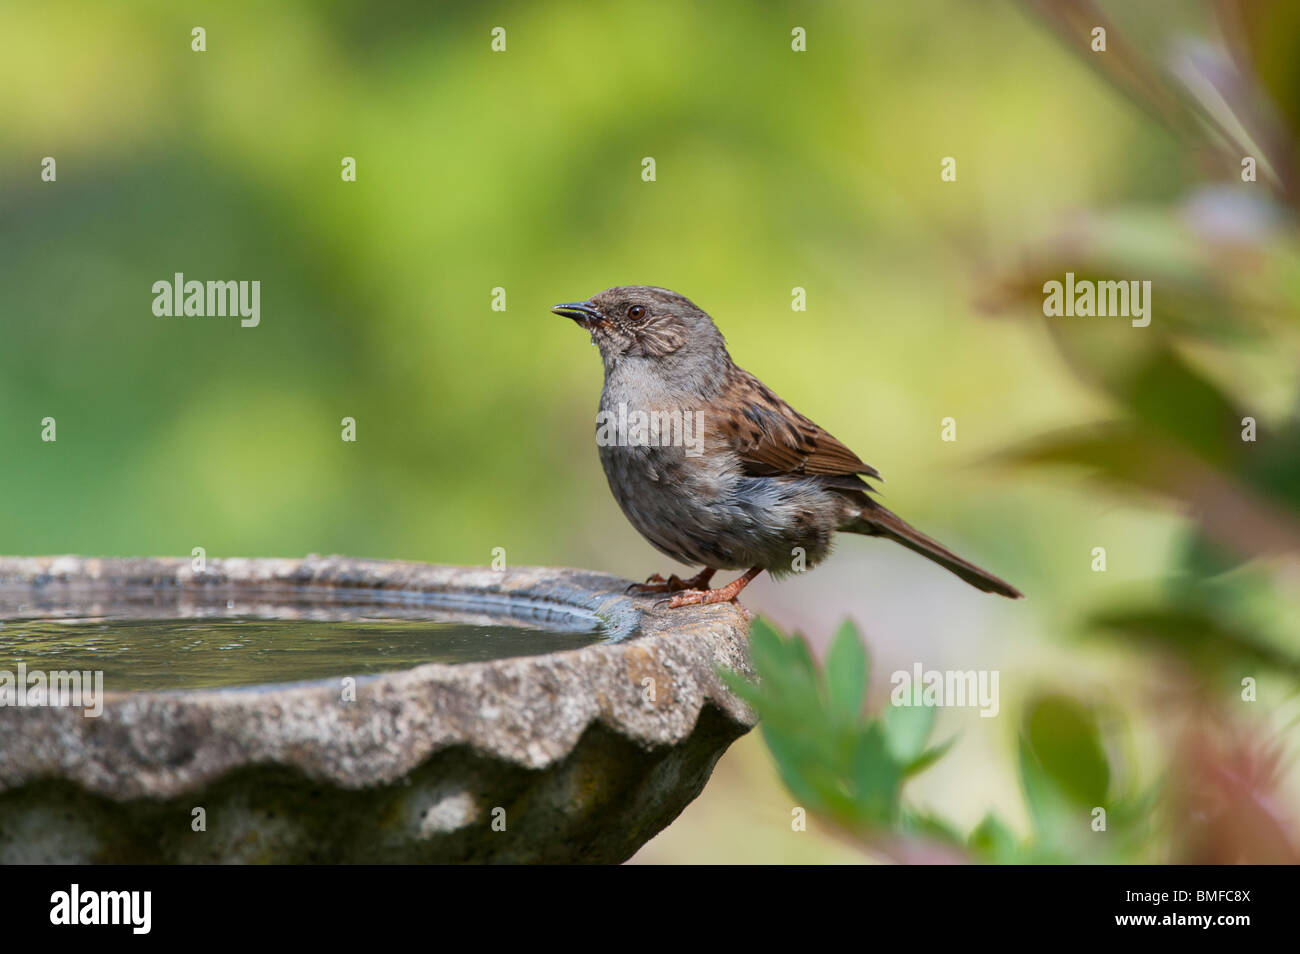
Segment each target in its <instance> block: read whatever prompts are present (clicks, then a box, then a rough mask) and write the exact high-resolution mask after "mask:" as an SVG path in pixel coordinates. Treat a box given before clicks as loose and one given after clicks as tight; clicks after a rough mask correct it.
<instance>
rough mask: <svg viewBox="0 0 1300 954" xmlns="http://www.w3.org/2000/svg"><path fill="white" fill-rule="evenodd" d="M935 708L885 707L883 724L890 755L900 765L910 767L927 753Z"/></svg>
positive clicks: (915, 706)
mask: <svg viewBox="0 0 1300 954" xmlns="http://www.w3.org/2000/svg"><path fill="white" fill-rule="evenodd" d="M934 717H935V710H934V707H933V706H917V705H907V706H897V705H892V704H890V705H887V706H885V712H884V715H883V716H881V722H882V723H883V725H884V728H885V741H886V742H887V743H888V745H889V751H890V754H891V755H893V756H894V758H895V760H897V761H898V763H899V764H900V765H909V764H910V763H912V762H914V761H916V759H918V758H919V757H920V756H921V753H922V752H924V751H925V743H926V741H927V740H928V739H929V738H930V730H931V729H933V728H934Z"/></svg>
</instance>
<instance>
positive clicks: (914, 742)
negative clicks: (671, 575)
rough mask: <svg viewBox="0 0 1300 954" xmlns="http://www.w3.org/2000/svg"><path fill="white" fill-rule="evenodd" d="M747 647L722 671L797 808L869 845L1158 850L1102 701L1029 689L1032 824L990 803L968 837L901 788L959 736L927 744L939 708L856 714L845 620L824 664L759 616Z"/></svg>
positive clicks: (858, 688) (947, 851)
mask: <svg viewBox="0 0 1300 954" xmlns="http://www.w3.org/2000/svg"><path fill="white" fill-rule="evenodd" d="M751 648H752V654H753V666H754V672H755V676H756V677H757V678H756V680H753V681H751V680H749V679H746V678H745V677H743V676H741V675H739V674H737V673H733V672H725V673H723V677H724V678H725V679H726V681H727V683H728V685H729V686H730V687H731V688H732V690H733V691H734V692H736V694H737V695H739V696H740V697H741V698H742V699H744V700H745V701H746V702H747V703H748V704H749V705H750V706H752V707H753V708H754V710H755V711H756V712H757V713H758V715H759V717H760V718H761V719H762V723H761V725H762V732H763V738H764V740H765V741H766V742H767V745H768V748H769V749H770V750H771V752H772V756H773V758H774V759H775V761H776V764H777V768H778V770H779V771H780V774H781V779H782V781H783V782H784V783H785V785H786V787H787V788H788V789H789V790H790V793H791V794H792V795H793V796H794V797H795V799H796V802H797V805H798V806H799V807H802V808H804V809H806V810H807V811H808V812H809V813H810V814H812V815H813V816H815V817H817V818H819V819H820V820H822V821H823V822H824V823H825V824H828V825H830V826H832V827H833V828H835V829H836V830H838V831H840V832H842V833H843V834H844V835H846V836H848V837H850V838H852V839H854V840H855V841H856V842H858V843H859V844H861V845H862V847H863V848H864V849H865V850H867V851H869V852H872V853H875V854H879V855H881V856H883V857H886V858H890V859H893V860H898V861H960V860H970V861H984V862H994V863H999V864H1010V863H1020V864H1024V863H1033V864H1042V863H1047V864H1065V863H1077V862H1094V863H1096V862H1111V863H1114V862H1133V861H1141V860H1145V859H1147V858H1149V857H1151V856H1153V855H1156V856H1158V852H1160V851H1161V850H1165V846H1162V845H1160V844H1158V843H1156V842H1155V841H1153V839H1152V829H1154V828H1155V827H1156V824H1155V822H1154V820H1153V808H1154V806H1155V801H1156V797H1155V793H1154V792H1146V793H1141V794H1137V795H1135V794H1131V793H1125V792H1120V791H1117V790H1116V785H1115V782H1114V775H1115V774H1116V773H1115V772H1114V771H1113V770H1112V767H1111V758H1112V756H1111V755H1110V754H1109V753H1108V751H1107V747H1106V744H1105V742H1104V739H1103V732H1102V728H1101V724H1100V721H1099V719H1098V717H1097V715H1096V713H1094V712H1092V711H1091V710H1090V709H1089V708H1088V707H1086V706H1084V705H1082V704H1080V703H1079V702H1078V701H1076V700H1074V699H1071V698H1070V697H1068V696H1063V695H1059V694H1042V695H1040V696H1038V697H1036V698H1034V699H1032V700H1031V701H1030V702H1029V703H1028V705H1027V706H1026V709H1025V712H1024V716H1023V719H1022V723H1021V727H1020V730H1019V736H1018V748H1019V756H1020V758H1019V768H1020V783H1021V786H1022V790H1023V792H1024V798H1025V801H1026V803H1027V805H1028V808H1029V814H1030V818H1031V819H1032V823H1033V832H1032V834H1031V836H1030V837H1029V838H1027V839H1019V838H1017V836H1016V835H1014V834H1013V833H1012V831H1011V829H1010V828H1009V827H1008V826H1007V825H1006V824H1005V823H1004V822H1003V821H1002V820H1001V819H1000V818H999V817H998V816H997V815H996V814H993V813H990V814H989V815H987V816H986V817H985V818H984V819H983V820H982V821H981V822H980V823H979V824H978V825H977V826H976V827H975V828H974V829H973V830H972V831H971V832H970V833H969V834H968V835H966V836H962V835H960V834H959V833H958V829H957V826H956V825H955V824H954V823H951V822H949V821H945V820H943V819H941V818H939V817H937V816H935V815H934V814H932V813H930V812H927V811H924V810H920V809H917V808H914V807H912V806H909V805H908V804H907V802H906V800H905V798H904V793H903V788H904V785H905V784H906V782H907V781H908V779H910V778H911V777H913V776H915V775H917V774H919V773H920V772H923V771H925V769H927V768H929V767H930V766H931V765H933V764H934V763H935V762H937V761H938V760H939V759H940V758H942V757H943V756H944V754H945V753H946V752H947V751H948V749H949V748H950V747H951V746H952V744H953V742H954V741H955V738H950V739H948V740H947V741H945V742H943V743H941V744H939V745H930V743H929V739H930V735H931V732H932V730H933V726H934V719H935V714H936V711H935V708H934V707H933V706H929V705H898V704H893V703H887V704H885V705H884V706H883V707H882V708H881V711H880V713H879V714H878V715H865V714H864V711H863V709H864V702H865V700H864V688H865V686H866V685H867V682H868V675H869V673H868V661H867V653H866V649H865V647H864V645H863V643H862V641H861V638H860V636H859V635H858V631H857V629H856V627H855V626H854V625H853V624H852V623H850V622H847V621H846V622H845V623H843V624H842V625H841V626H840V628H839V629H838V630H837V632H836V634H835V637H834V639H833V640H832V641H831V643H830V647H829V649H828V651H827V653H826V661H825V665H824V666H822V667H819V666H818V665H817V664H816V663H815V662H814V661H813V658H812V654H811V653H810V652H809V648H808V644H807V642H805V641H804V640H803V639H802V638H801V637H799V636H797V635H794V636H785V635H783V634H781V633H780V632H779V631H778V630H777V629H776V628H774V627H773V626H772V625H771V624H770V623H769V622H767V621H766V620H765V619H763V618H761V617H760V618H758V619H756V620H755V621H754V624H753V628H752V636H751ZM1123 774H1128V773H1127V772H1125V773H1123ZM1099 811H1100V813H1101V814H1098V812H1099Z"/></svg>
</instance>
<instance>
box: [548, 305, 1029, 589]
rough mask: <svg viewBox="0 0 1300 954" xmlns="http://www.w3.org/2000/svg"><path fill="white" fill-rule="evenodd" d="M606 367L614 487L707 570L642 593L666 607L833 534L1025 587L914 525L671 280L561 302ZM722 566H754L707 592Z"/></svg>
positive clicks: (658, 543) (652, 535)
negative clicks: (737, 359) (746, 362)
mask: <svg viewBox="0 0 1300 954" xmlns="http://www.w3.org/2000/svg"><path fill="white" fill-rule="evenodd" d="M551 310H552V311H553V312H554V313H555V314H557V315H563V316H565V317H567V318H572V319H573V320H574V321H576V322H577V323H578V324H579V325H581V326H582V327H583V328H584V329H586V330H587V331H588V332H590V333H591V340H592V343H593V344H595V345H596V346H597V347H598V348H599V349H600V357H601V360H602V361H603V362H604V364H605V387H604V389H603V390H602V392H601V396H600V413H599V414H598V416H597V423H598V428H597V443H598V444H599V445H600V460H601V463H602V464H603V465H604V468H605V476H606V477H607V478H608V480H609V487H610V490H612V491H613V492H614V497H615V499H616V500H618V503H619V506H620V507H622V508H623V513H625V514H626V515H627V518H628V520H630V521H631V522H632V526H634V527H636V528H637V530H639V531H640V532H641V535H642V536H644V537H645V538H646V539H647V540H648V541H650V543H651V545H653V546H654V547H655V549H657V550H659V551H660V552H661V553H665V554H667V555H668V556H670V557H672V558H673V559H674V560H678V561H680V562H682V563H685V564H688V565H695V566H700V565H702V566H703V567H704V569H703V570H701V571H700V573H699V574H698V575H696V576H694V577H692V578H690V579H687V580H682V579H679V578H678V577H677V576H676V575H673V576H671V577H670V578H669V579H667V580H665V579H664V578H663V577H661V576H659V575H658V574H655V575H654V576H652V577H650V579H649V580H647V581H646V583H644V584H637V585H636V587H635V589H638V590H639V591H641V592H650V593H672V594H673V596H672V597H671V599H670V600H669V606H685V605H688V604H691V603H719V602H722V601H724V600H733V599H735V598H736V595H737V594H738V593H739V592H740V591H741V590H742V589H744V588H745V586H746V585H747V584H748V583H749V582H750V581H751V580H752V579H754V577H756V576H758V574H760V573H762V572H763V571H764V570H767V571H769V572H770V573H772V575H773V576H774V577H779V576H781V575H782V574H784V573H788V572H790V571H791V570H792V569H794V568H795V567H796V565H797V563H796V560H797V559H798V558H799V556H800V555H802V560H803V568H806V569H811V568H812V567H814V566H816V565H817V564H818V563H819V562H820V561H821V560H822V559H823V558H825V557H826V555H827V554H828V553H829V552H830V549H831V537H832V536H833V535H834V534H835V532H836V531H846V532H848V533H861V534H865V535H867V536H873V537H888V538H889V539H891V540H894V541H895V542H897V543H901V544H902V545H903V546H905V547H907V548H908V549H910V550H914V551H916V552H917V553H919V554H921V555H922V556H924V557H926V558H927V559H930V560H933V561H934V562H935V563H938V564H939V565H940V566H942V567H944V568H945V569H947V570H950V571H951V572H953V573H955V574H956V575H957V576H959V577H961V578H962V579H963V580H965V581H966V582H967V583H969V584H970V585H971V586H974V587H977V588H978V589H981V590H983V591H985V592H986V593H998V594H1000V595H1002V596H1008V597H1012V598H1019V597H1020V596H1021V595H1022V594H1021V593H1020V591H1019V590H1017V589H1016V588H1015V587H1013V586H1011V585H1010V584H1009V583H1006V582H1005V581H1003V580H1000V579H998V578H997V577H996V576H994V575H993V574H992V573H989V572H988V571H987V570H982V569H980V568H979V567H977V566H975V564H973V563H970V562H969V561H967V560H963V559H962V558H961V557H959V556H957V554H955V553H953V552H952V551H951V550H949V549H948V548H947V547H945V546H943V545H942V544H940V543H938V542H937V541H935V540H932V539H930V538H929V537H927V536H926V535H925V534H923V533H921V532H920V531H918V530H915V529H913V528H912V527H911V526H909V525H908V524H906V523H904V522H903V520H901V519H900V518H899V517H897V516H895V515H894V514H893V513H891V512H890V511H888V510H886V509H885V508H884V507H882V506H881V505H880V504H879V503H877V502H876V501H875V500H874V499H872V498H871V497H870V496H869V494H870V493H871V492H873V488H872V487H871V486H870V485H869V484H868V483H867V481H866V479H865V478H868V477H873V478H877V479H879V478H880V475H879V474H878V473H877V472H876V471H875V469H874V468H872V467H871V466H869V465H868V464H864V463H863V462H862V461H861V460H859V459H858V456H857V455H856V454H854V453H853V451H851V450H849V449H848V448H847V447H845V446H844V445H843V444H841V443H840V442H839V441H837V440H836V439H835V438H834V437H832V436H831V435H830V434H828V433H827V432H826V431H824V430H822V429H821V428H820V427H818V426H817V425H816V424H814V423H813V422H812V421H810V420H808V418H806V417H804V416H803V415H802V414H800V413H799V412H798V411H796V410H795V409H794V408H792V407H790V405H788V404H786V403H785V401H783V400H781V399H780V398H779V397H777V396H776V394H774V393H773V392H772V390H771V389H770V388H769V387H767V386H766V385H765V384H763V382H761V381H759V380H758V378H756V377H754V376H753V375H752V374H750V373H749V372H748V371H745V370H743V369H741V368H739V367H737V366H736V365H735V364H734V363H733V362H732V360H731V355H729V354H728V353H727V346H726V342H724V341H723V338H722V334H721V333H720V332H719V331H718V329H717V327H716V326H715V325H714V324H713V319H711V318H710V317H709V316H708V314H706V313H705V312H704V311H703V310H702V309H700V308H698V307H696V305H694V304H693V303H692V302H691V301H689V300H688V299H686V298H684V297H683V296H681V295H679V294H677V293H676V292H672V291H669V290H667V289H665V288H650V287H645V286H629V287H623V288H610V289H608V290H607V291H603V292H601V293H600V294H599V295H596V296H594V297H593V298H591V299H590V300H588V301H583V302H573V303H571V304H567V305H556V306H555V307H554V308H553V309H551ZM718 570H746V573H745V574H744V576H741V577H740V578H739V579H737V580H734V581H733V582H731V583H729V584H728V585H726V586H723V587H718V588H716V589H708V588H707V587H708V585H709V581H710V580H711V579H712V578H713V575H714V573H716V572H717V571H718Z"/></svg>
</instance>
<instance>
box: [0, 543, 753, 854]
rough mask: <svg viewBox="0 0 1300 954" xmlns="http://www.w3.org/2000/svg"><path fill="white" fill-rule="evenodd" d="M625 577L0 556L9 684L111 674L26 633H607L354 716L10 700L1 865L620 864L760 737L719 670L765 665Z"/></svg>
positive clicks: (327, 687) (740, 641)
mask: <svg viewBox="0 0 1300 954" xmlns="http://www.w3.org/2000/svg"><path fill="white" fill-rule="evenodd" d="M626 585H627V581H625V580H620V579H616V578H614V577H611V576H606V575H602V574H597V573H588V572H583V571H577V570H564V569H543V568H519V569H513V570H503V571H495V570H488V569H477V568H461V567H446V566H430V565H424V564H412V563H390V562H378V561H359V560H349V559H342V558H337V557H331V558H314V557H313V558H308V559H305V560H278V559H229V560H212V561H209V562H208V564H207V566H206V569H205V570H204V571H202V572H197V571H195V570H194V568H193V567H192V565H191V562H190V561H188V560H171V559H88V558H79V557H20V558H0V670H6V669H9V670H13V671H14V672H16V669H15V664H16V662H19V661H21V662H23V663H24V665H25V666H26V667H27V668H28V669H29V670H30V669H35V668H37V667H38V666H44V667H46V670H47V671H51V672H52V671H55V670H57V669H59V668H66V669H72V668H76V669H85V668H94V662H95V658H94V651H95V650H93V649H92V650H91V655H90V656H89V657H87V656H86V654H85V653H84V652H83V654H82V655H81V656H79V657H78V658H77V660H76V661H75V664H74V663H73V662H72V661H71V660H62V661H61V657H59V656H58V655H57V652H56V655H54V656H51V657H47V658H46V659H45V660H44V661H42V660H40V659H36V658H25V657H24V656H23V653H22V652H21V651H17V652H15V647H16V646H20V645H21V644H20V643H18V642H16V641H15V638H16V634H18V633H21V631H22V628H23V626H24V623H25V622H26V623H30V622H31V621H33V620H44V621H46V622H47V623H48V622H49V621H53V620H60V621H78V622H80V621H83V620H86V619H90V620H93V621H95V622H96V623H98V624H103V625H105V635H104V636H103V638H102V640H101V644H100V648H101V650H112V649H116V648H118V647H115V646H114V645H113V639H114V636H113V633H114V630H113V623H114V621H115V620H127V619H130V620H140V619H153V620H156V621H186V620H208V619H219V618H227V619H229V618H235V617H242V618H248V617H257V618H261V619H265V620H286V619H294V620H319V621H328V620H338V619H355V618H366V619H373V618H375V617H382V618H385V619H386V618H390V617H393V618H403V619H411V618H421V619H426V620H427V619H436V620H459V621H462V622H467V623H470V624H476V623H484V624H487V623H502V622H506V623H509V624H511V625H513V626H516V627H522V631H523V632H524V633H525V638H531V637H529V636H527V633H528V631H529V628H530V627H536V628H537V633H538V635H537V636H536V638H537V639H539V640H540V639H546V638H548V637H547V634H546V633H545V632H544V630H547V629H551V630H554V629H560V630H566V631H567V630H590V629H592V628H593V627H597V626H598V627H599V628H600V630H601V632H602V633H603V636H604V638H599V639H598V637H597V636H596V635H592V636H591V639H592V640H594V641H592V642H589V643H587V644H586V645H583V646H581V647H580V648H574V649H566V650H563V651H540V652H538V651H537V650H532V651H533V652H535V653H536V654H534V655H515V656H511V657H507V658H497V659H491V660H487V661H478V662H462V663H455V664H448V663H427V664H420V665H414V666H413V667H411V668H403V669H394V670H391V671H383V672H378V673H373V674H370V675H357V676H356V677H355V679H354V680H352V681H351V684H352V686H353V693H352V694H353V696H354V698H346V696H347V695H348V694H347V693H346V692H345V691H344V688H343V687H344V686H345V685H346V684H347V683H348V682H349V680H345V679H344V678H343V677H345V676H347V675H348V673H346V672H339V673H337V674H336V675H335V676H333V677H331V678H323V679H322V678H318V679H314V680H311V681H305V682H289V681H275V682H272V683H269V684H256V685H247V686H245V685H239V686H234V687H228V688H219V689H212V688H207V689H166V688H161V689H148V690H131V689H128V690H126V691H119V690H115V689H114V686H113V684H112V679H111V678H105V682H104V685H103V690H104V692H103V706H102V713H100V714H99V715H98V716H97V717H89V718H88V717H86V715H84V714H83V711H82V710H81V709H79V708H73V707H68V706H52V705H25V706H18V705H14V704H13V700H11V701H10V704H7V705H4V706H0V863H30V862H78V863H85V862H116V863H132V862H168V863H205V862H275V863H298V862H314V863H334V862H377V863H386V862H619V861H623V860H625V859H627V858H628V857H630V856H631V855H632V854H633V853H634V852H635V851H636V850H637V849H638V848H639V847H640V846H641V845H643V844H644V843H645V842H646V841H647V840H649V839H650V838H651V837H652V836H653V835H655V834H656V833H657V832H659V831H660V830H662V829H663V828H664V827H665V826H666V825H668V823H669V822H671V821H672V820H673V819H674V818H675V817H676V816H677V815H678V813H679V812H681V810H682V809H683V808H684V807H685V806H686V805H687V804H688V803H689V802H690V801H691V799H693V798H695V796H696V795H698V794H699V792H700V791H701V789H702V788H703V786H704V784H705V782H706V781H707V779H708V777H709V774H710V773H711V772H712V770H713V766H714V763H715V762H716V761H717V759H718V757H719V756H720V755H721V754H722V752H723V751H724V750H725V749H726V748H727V746H728V745H729V744H730V743H731V742H732V741H734V740H735V739H736V738H738V737H739V736H741V735H742V734H744V733H745V732H747V731H748V730H749V729H750V728H751V727H752V725H753V715H752V713H751V712H750V711H749V710H748V709H747V708H746V707H745V706H744V705H743V704H742V703H741V702H740V701H739V700H737V699H736V698H735V697H734V696H732V695H731V694H730V693H729V692H728V691H727V689H726V688H725V686H724V685H723V683H722V682H721V680H720V679H719V678H718V675H717V670H718V668H719V667H723V668H730V669H737V670H740V671H742V672H745V673H748V672H750V668H749V658H748V648H747V642H746V638H747V633H748V624H747V621H746V617H745V615H744V613H743V611H742V610H740V609H739V608H738V607H736V606H734V605H731V604H719V605H713V606H702V607H701V606H693V607H684V608H682V609H677V610H667V609H660V608H656V606H655V605H654V604H655V600H654V599H653V598H649V597H630V596H627V595H625V594H624V587H625V586H626ZM167 625H171V624H167ZM164 628H165V627H164ZM219 648H221V649H226V648H227V647H219ZM542 649H543V650H545V647H542ZM230 652H232V653H234V654H236V656H232V657H230V658H237V654H238V652H239V649H238V648H234V649H231V650H230ZM5 660H7V661H5ZM2 676H3V673H2V672H0V677H2ZM15 678H16V677H15V676H14V675H11V676H10V679H11V680H14V679H15ZM11 684H12V682H11ZM15 699H16V697H15Z"/></svg>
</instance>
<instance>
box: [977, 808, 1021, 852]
mask: <svg viewBox="0 0 1300 954" xmlns="http://www.w3.org/2000/svg"><path fill="white" fill-rule="evenodd" d="M967 843H968V844H969V845H970V848H971V850H973V851H975V852H976V853H977V854H979V855H980V856H981V857H983V858H984V859H985V860H987V861H992V862H995V863H997V864H1009V863H1013V862H1014V861H1015V860H1016V859H1017V858H1018V857H1019V855H1020V844H1019V842H1018V841H1017V840H1016V836H1015V833H1014V832H1012V831H1011V829H1010V828H1008V827H1007V826H1006V825H1004V824H1002V821H1001V820H1000V819H999V818H998V817H997V816H996V815H994V814H993V813H992V812H990V813H989V814H987V815H985V816H984V819H983V820H982V821H981V822H980V823H979V824H978V825H976V826H975V830H974V831H973V832H971V834H970V839H969V840H968V842H967Z"/></svg>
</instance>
